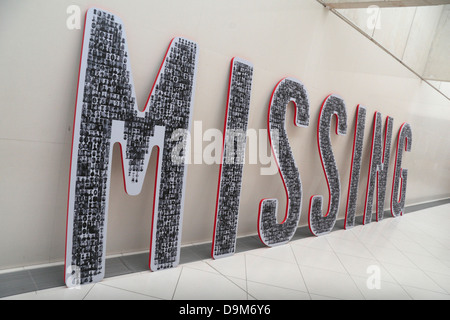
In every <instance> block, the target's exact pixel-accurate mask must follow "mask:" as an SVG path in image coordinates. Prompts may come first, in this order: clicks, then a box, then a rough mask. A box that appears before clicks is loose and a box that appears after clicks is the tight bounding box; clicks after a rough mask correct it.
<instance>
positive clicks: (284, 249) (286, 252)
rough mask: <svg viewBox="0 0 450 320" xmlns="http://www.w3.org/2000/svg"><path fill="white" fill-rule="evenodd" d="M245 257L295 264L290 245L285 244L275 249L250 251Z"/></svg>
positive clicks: (266, 248) (267, 248)
mask: <svg viewBox="0 0 450 320" xmlns="http://www.w3.org/2000/svg"><path fill="white" fill-rule="evenodd" d="M246 254H247V255H249V254H251V255H255V256H259V257H264V258H268V259H274V260H279V261H283V262H288V263H297V262H296V260H295V256H294V253H293V252H292V249H291V245H290V244H285V245H282V246H276V247H272V248H270V247H265V248H260V249H255V250H251V251H249V252H248V253H246Z"/></svg>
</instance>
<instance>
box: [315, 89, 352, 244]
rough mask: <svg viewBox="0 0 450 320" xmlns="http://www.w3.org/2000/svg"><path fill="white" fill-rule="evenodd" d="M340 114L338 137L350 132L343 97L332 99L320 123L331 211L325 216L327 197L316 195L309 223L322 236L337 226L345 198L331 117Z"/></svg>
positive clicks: (319, 134)
mask: <svg viewBox="0 0 450 320" xmlns="http://www.w3.org/2000/svg"><path fill="white" fill-rule="evenodd" d="M333 115H336V117H337V121H336V134H338V135H345V134H346V133H347V110H346V108H345V103H344V100H342V98H340V97H338V96H337V95H330V96H328V97H327V98H326V99H325V101H324V103H323V104H322V108H321V109H320V116H319V122H318V124H317V146H318V147H319V155H320V161H321V162H322V168H323V171H324V173H325V177H326V180H327V184H328V193H329V196H330V199H329V201H328V209H327V212H326V214H325V215H322V206H323V197H322V196H321V195H314V196H312V197H311V199H310V202H309V216H308V224H309V229H310V231H311V232H312V233H313V234H314V235H316V236H318V235H322V234H326V233H329V232H330V231H331V230H332V229H333V227H334V224H335V223H336V218H337V214H338V211H339V198H340V195H341V182H340V180H339V171H338V167H337V164H336V160H335V158H334V154H333V150H332V148H331V137H330V131H331V130H330V129H331V118H332V116H333Z"/></svg>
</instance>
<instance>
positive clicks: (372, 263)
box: [337, 253, 396, 282]
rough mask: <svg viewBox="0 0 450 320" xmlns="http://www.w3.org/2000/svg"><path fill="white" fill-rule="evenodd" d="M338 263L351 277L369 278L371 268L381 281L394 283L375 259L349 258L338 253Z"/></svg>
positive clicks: (371, 272) (371, 271)
mask: <svg viewBox="0 0 450 320" xmlns="http://www.w3.org/2000/svg"><path fill="white" fill-rule="evenodd" d="M337 256H338V257H339V260H340V262H341V263H342V265H343V266H344V268H345V270H346V271H347V272H348V273H349V274H350V275H352V276H359V277H366V278H367V277H369V276H370V275H372V274H373V273H374V271H373V270H374V269H373V268H379V269H378V270H377V269H375V270H376V271H377V272H378V271H379V274H380V279H381V281H387V282H396V281H395V279H394V278H392V277H391V275H390V274H389V272H388V271H387V270H386V268H384V267H383V266H382V265H381V263H380V262H379V261H378V260H376V259H366V258H360V257H355V256H349V255H346V254H342V253H338V254H337Z"/></svg>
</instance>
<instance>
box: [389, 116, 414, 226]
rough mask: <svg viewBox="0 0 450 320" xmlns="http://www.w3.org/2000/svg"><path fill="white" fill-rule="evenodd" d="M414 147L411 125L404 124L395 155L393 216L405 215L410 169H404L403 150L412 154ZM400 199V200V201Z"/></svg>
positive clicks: (392, 198)
mask: <svg viewBox="0 0 450 320" xmlns="http://www.w3.org/2000/svg"><path fill="white" fill-rule="evenodd" d="M411 145H412V130H411V126H410V124H409V123H404V124H403V125H402V126H401V127H400V130H399V132H398V137H397V152H396V154H395V167H394V178H393V181H392V192H391V214H392V216H393V217H398V216H400V215H402V214H403V211H404V208H405V199H406V183H407V179H408V169H403V168H402V157H403V149H404V150H405V151H408V152H410V151H411ZM399 189H400V196H399ZM399 198H400V199H399Z"/></svg>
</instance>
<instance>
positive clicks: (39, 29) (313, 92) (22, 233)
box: [0, 0, 450, 269]
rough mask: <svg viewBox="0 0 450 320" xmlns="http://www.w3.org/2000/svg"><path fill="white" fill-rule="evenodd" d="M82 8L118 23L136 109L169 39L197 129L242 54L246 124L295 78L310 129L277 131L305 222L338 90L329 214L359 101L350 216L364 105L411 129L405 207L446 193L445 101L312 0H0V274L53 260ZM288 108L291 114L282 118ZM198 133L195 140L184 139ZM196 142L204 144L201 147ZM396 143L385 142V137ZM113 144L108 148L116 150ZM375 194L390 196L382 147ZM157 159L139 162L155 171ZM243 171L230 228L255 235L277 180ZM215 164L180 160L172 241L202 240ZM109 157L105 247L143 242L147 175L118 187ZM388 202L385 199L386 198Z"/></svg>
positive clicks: (259, 121) (207, 235) (61, 229)
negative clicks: (192, 49)
mask: <svg viewBox="0 0 450 320" xmlns="http://www.w3.org/2000/svg"><path fill="white" fill-rule="evenodd" d="M72 4H76V5H78V6H79V7H80V8H81V11H82V23H83V22H84V12H85V11H86V9H87V8H88V7H89V6H94V5H95V6H99V7H101V8H103V9H106V10H109V11H111V12H114V13H116V14H118V15H120V16H121V17H122V19H123V21H124V23H125V26H126V32H127V36H128V46H129V49H130V54H131V64H132V68H133V77H134V81H135V88H136V93H137V96H138V102H139V104H140V105H141V106H143V104H144V103H145V100H146V98H147V96H148V93H149V91H150V89H151V87H152V83H153V80H154V78H155V76H156V73H157V71H158V68H159V66H160V63H161V59H162V57H163V56H164V53H165V50H166V48H167V46H168V44H169V41H170V39H172V38H173V37H174V36H179V35H181V36H185V37H188V38H190V39H192V40H195V41H197V42H198V44H199V46H200V60H199V69H198V79H197V88H196V96H195V105H194V114H193V121H202V126H203V129H204V130H205V129H208V128H219V129H222V127H223V120H224V119H223V117H224V107H225V103H226V94H227V85H228V83H227V82H228V71H229V63H230V60H231V58H232V57H233V56H236V55H238V56H240V57H242V58H245V59H247V60H250V61H251V62H253V64H254V66H255V72H254V82H253V92H252V100H251V106H250V108H251V109H250V120H249V128H254V129H265V128H266V116H267V108H268V102H269V99H270V95H271V92H272V90H273V88H274V86H275V84H276V83H277V82H278V81H279V80H280V79H282V78H283V77H285V76H294V77H297V78H298V79H300V80H301V81H302V82H303V83H304V84H305V86H306V88H307V90H308V92H309V96H310V104H311V125H310V127H309V128H296V127H294V126H293V125H292V124H291V123H292V121H289V122H288V124H287V130H288V134H289V137H290V143H291V145H292V146H293V152H294V155H295V158H296V161H297V164H298V166H299V169H300V173H301V177H302V183H303V186H304V194H303V206H302V217H301V221H300V224H301V225H304V224H305V223H307V209H308V204H309V198H310V197H311V196H312V195H314V194H323V195H324V196H325V201H328V196H327V187H326V182H325V179H324V177H323V173H322V167H321V164H320V159H319V155H318V152H317V145H316V123H317V117H318V113H319V109H320V106H321V103H322V102H323V100H324V99H325V97H326V96H327V95H328V94H330V93H337V94H339V95H341V96H342V97H343V98H344V99H345V101H346V104H347V108H348V116H349V118H348V124H349V130H348V133H347V136H343V137H342V136H339V137H336V136H332V143H333V148H334V150H335V156H336V159H337V162H338V165H339V170H340V174H341V186H342V190H343V191H344V192H343V193H342V196H341V203H342V205H341V209H340V217H343V214H344V212H345V208H344V204H345V201H346V188H347V185H348V174H349V168H350V161H351V149H352V142H353V126H354V115H355V108H356V106H357V104H364V105H365V106H366V107H367V110H368V115H369V116H368V121H367V126H366V138H365V147H364V158H363V161H364V165H363V168H362V172H363V175H362V178H361V186H362V187H361V189H360V192H359V199H358V209H359V214H361V213H362V212H361V209H362V205H363V202H364V199H363V198H364V192H365V187H364V186H365V184H366V182H367V178H366V176H367V174H366V173H367V170H368V161H369V153H370V150H369V148H370V136H369V135H370V132H371V121H370V120H369V119H371V118H372V115H373V112H375V111H376V110H378V111H380V112H382V113H383V116H386V115H390V116H392V117H394V119H395V122H394V133H395V138H394V139H396V133H397V131H398V129H399V127H400V125H401V124H402V123H403V122H405V121H406V122H409V123H410V124H411V126H412V129H413V150H412V152H411V153H410V154H406V155H405V157H404V167H407V168H408V169H409V180H408V191H407V205H411V204H415V203H420V202H424V201H430V200H434V199H441V198H446V197H449V196H450V179H449V177H450V164H449V162H448V159H449V158H450V148H448V146H449V140H450V134H449V133H450V130H449V125H448V124H449V121H450V102H449V100H448V99H446V98H445V97H444V96H442V95H441V94H439V93H438V92H437V91H436V90H434V89H432V88H431V87H430V86H429V85H427V84H426V83H424V82H422V81H420V80H419V79H418V78H417V77H415V76H414V75H413V74H412V73H410V72H409V71H408V70H407V69H406V68H404V67H403V66H402V65H401V64H399V63H398V62H396V61H395V60H394V59H392V57H391V56H389V55H388V54H386V53H385V52H384V51H382V50H381V49H380V48H379V47H377V46H376V45H375V44H373V43H372V42H370V41H369V40H368V39H366V38H365V37H363V36H362V35H361V34H360V33H359V32H357V31H355V30H354V29H352V28H351V27H350V26H349V25H348V24H346V23H345V22H343V21H342V20H340V19H339V18H338V17H336V16H335V15H334V14H332V13H330V12H329V11H328V10H327V9H324V8H323V6H321V5H320V4H319V3H318V2H316V1H314V0H307V1H293V0H246V1H242V0H226V1H225V0H217V1H207V0H166V1H156V0H151V1H150V0H134V1H121V0H108V1H106V0H96V1H95V2H91V1H81V0H71V1H61V0H45V1H44V0H3V1H2V2H1V3H0V39H1V48H2V49H1V50H0V57H1V59H0V70H1V75H0V97H1V99H0V155H1V157H0V269H4V268H10V267H15V266H24V265H31V264H38V263H45V262H53V261H62V260H63V258H64V241H65V223H66V205H67V191H68V175H69V161H70V151H71V137H72V132H71V130H72V122H73V113H74V106H75V96H76V87H77V75H78V63H79V58H80V57H79V56H80V48H81V39H82V30H69V29H68V28H67V27H66V19H67V18H68V14H67V13H66V9H67V7H68V6H69V5H72ZM292 117H293V110H292V108H289V109H288V119H292ZM194 138H195V137H194ZM205 145H206V143H205V144H204V146H205ZM393 145H395V143H394V141H393ZM116 149H117V148H116ZM391 154H392V158H391V168H390V170H389V175H388V179H389V180H388V181H389V182H388V187H387V194H388V196H387V197H386V199H389V195H390V192H391V181H392V180H391V179H392V173H393V162H394V156H395V154H394V150H392V152H391ZM154 160H155V159H154V157H153V159H152V161H151V163H150V166H153V167H154V164H155V161H154ZM260 167H261V166H260V165H246V166H245V168H244V176H243V190H242V195H241V210H240V217H239V235H240V236H241V235H246V234H255V233H256V232H257V230H256V223H257V220H256V219H257V210H258V204H259V201H260V199H262V198H265V197H278V199H279V200H280V206H279V207H280V208H283V207H284V201H285V199H284V189H283V185H282V182H281V180H280V178H279V176H278V175H274V176H261V175H259V170H260ZM218 169H219V167H218V165H190V166H189V168H188V175H187V190H186V202H185V211H184V212H185V213H184V223H183V243H184V244H188V243H196V242H203V241H210V240H211V237H212V230H213V219H214V208H215V202H216V198H215V197H216V188H217V178H218ZM120 170H121V165H120V157H119V155H118V153H117V152H116V153H115V154H114V160H113V167H112V175H113V177H112V182H111V183H112V188H111V195H110V201H111V203H110V213H109V218H110V219H109V221H108V242H107V253H108V254H113V253H122V252H133V251H139V250H147V249H148V244H149V237H150V218H151V208H152V195H153V192H152V190H153V181H154V180H153V175H154V172H152V171H153V170H148V174H147V179H146V181H145V183H144V188H143V192H142V193H141V195H139V196H137V197H129V196H127V195H125V193H124V191H123V184H122V181H121V179H122V174H121V171H120ZM386 208H387V202H386Z"/></svg>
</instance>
